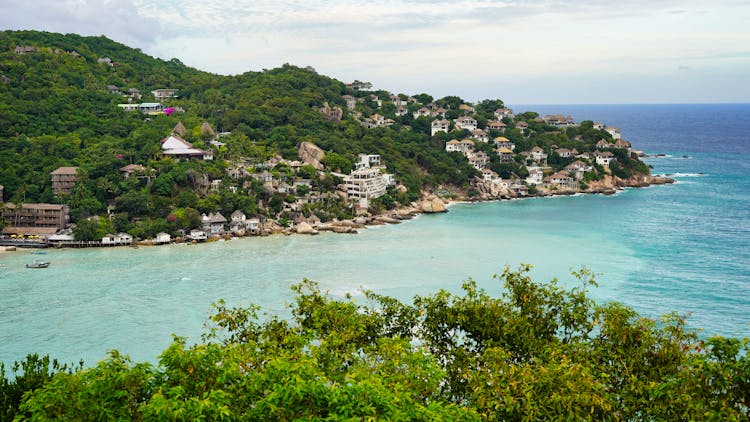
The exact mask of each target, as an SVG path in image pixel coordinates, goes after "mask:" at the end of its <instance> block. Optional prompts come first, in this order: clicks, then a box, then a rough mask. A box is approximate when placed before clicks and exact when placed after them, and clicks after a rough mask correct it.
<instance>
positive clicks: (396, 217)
mask: <svg viewBox="0 0 750 422" xmlns="http://www.w3.org/2000/svg"><path fill="white" fill-rule="evenodd" d="M673 183H675V180H674V179H672V178H669V177H666V176H665V175H661V174H657V175H651V174H649V175H646V176H642V175H641V176H634V177H631V178H630V179H619V178H612V177H609V176H608V179H606V180H605V183H604V184H603V185H602V186H596V187H594V188H591V189H588V190H585V191H581V190H577V189H576V190H573V189H570V190H547V189H543V190H542V191H541V192H538V193H536V194H533V195H521V196H518V195H509V194H501V195H495V196H486V195H485V196H484V197H478V198H476V199H467V198H465V197H459V198H458V199H447V198H443V197H440V196H437V195H435V194H434V193H429V192H423V194H422V198H421V199H420V200H418V201H415V202H412V203H411V204H410V205H409V206H406V207H401V208H397V209H391V210H385V211H383V212H380V213H376V214H370V213H369V212H368V213H367V214H365V215H361V216H357V217H354V218H352V219H348V220H334V221H330V222H326V223H317V224H309V223H307V222H304V223H299V224H296V225H294V226H292V227H286V228H283V227H281V226H279V225H278V224H277V223H276V222H275V221H274V220H270V221H269V222H267V223H265V224H266V225H267V226H266V227H263V229H262V233H261V234H258V235H243V236H236V235H234V234H232V233H223V234H216V235H212V236H210V237H208V238H207V239H206V240H204V241H195V240H190V239H186V238H182V237H178V238H175V239H173V240H172V241H171V242H168V243H156V242H153V241H150V240H141V241H134V242H133V243H132V244H123V245H107V246H106V247H132V248H137V247H139V246H162V245H170V244H187V245H194V244H199V243H207V242H216V241H221V240H225V241H226V240H232V239H240V238H246V237H249V238H252V237H268V236H273V235H283V236H291V235H295V234H296V235H317V234H320V233H322V232H331V233H336V234H357V233H358V230H359V229H364V228H368V227H376V226H387V225H395V224H401V223H402V222H404V221H408V220H412V219H414V218H417V217H419V216H420V215H423V214H443V213H446V212H448V211H449V210H450V208H451V207H453V206H454V205H457V204H477V203H484V202H502V201H514V200H526V199H534V198H554V197H558V196H579V195H580V196H583V195H592V194H600V195H606V196H609V195H614V194H617V193H619V192H621V191H623V190H625V189H629V188H647V187H650V186H658V185H665V184H673ZM462 194H463V193H462ZM92 247H104V246H102V245H97V246H92ZM8 248H11V249H8ZM46 248H53V249H69V248H70V247H66V246H65V245H56V244H47V246H46ZM18 249H33V248H23V247H20V248H16V247H12V246H4V247H2V248H1V249H0V253H4V252H6V251H7V252H11V251H14V250H15V251H17V250H18Z"/></svg>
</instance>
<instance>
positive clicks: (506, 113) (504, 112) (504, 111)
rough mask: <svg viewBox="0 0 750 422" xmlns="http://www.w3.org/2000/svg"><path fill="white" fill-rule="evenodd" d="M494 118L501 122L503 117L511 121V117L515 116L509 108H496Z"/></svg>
mask: <svg viewBox="0 0 750 422" xmlns="http://www.w3.org/2000/svg"><path fill="white" fill-rule="evenodd" d="M495 117H497V118H498V120H502V119H503V117H507V118H509V119H512V118H513V117H515V115H514V114H513V110H512V109H510V108H498V109H497V110H495Z"/></svg>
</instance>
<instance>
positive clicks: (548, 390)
mask: <svg viewBox="0 0 750 422" xmlns="http://www.w3.org/2000/svg"><path fill="white" fill-rule="evenodd" d="M574 275H575V276H576V277H577V279H578V281H577V284H578V286H577V287H574V288H571V289H565V288H563V287H561V286H560V285H559V284H558V283H557V282H556V281H554V280H553V281H552V282H550V283H546V284H544V283H538V282H535V281H533V280H532V279H531V278H530V277H529V275H528V267H526V266H522V267H521V268H520V269H518V270H510V269H507V268H506V270H505V271H504V272H503V274H502V275H500V276H498V277H496V278H497V279H498V281H499V282H500V283H498V284H501V286H497V287H493V288H492V290H493V291H497V293H494V294H493V293H490V292H488V291H486V290H484V289H480V288H479V287H478V286H477V284H476V283H475V282H474V281H472V280H469V281H467V282H465V283H464V284H463V292H462V293H461V294H453V293H449V292H447V291H441V292H439V293H436V294H433V295H430V296H424V297H415V298H414V300H413V303H412V304H406V303H401V302H399V301H397V300H395V299H393V298H390V297H386V296H382V295H378V294H375V293H372V292H366V293H364V295H363V296H357V297H348V296H347V297H345V298H335V297H332V296H330V295H329V294H327V293H325V292H322V291H320V289H319V288H318V286H317V285H316V284H315V283H314V282H311V281H304V282H302V283H300V284H299V285H297V286H296V287H294V290H295V292H296V301H295V303H294V304H293V305H290V306H291V317H290V318H289V319H279V318H278V317H277V316H272V315H271V316H269V315H265V316H262V317H260V316H259V315H258V308H256V307H252V306H251V307H229V306H227V305H226V304H225V303H224V302H219V303H218V304H215V313H214V315H213V316H212V317H211V321H210V324H208V325H207V331H206V333H205V334H204V336H203V338H202V339H201V341H199V342H197V343H194V342H192V341H188V340H187V339H185V338H179V337H175V338H174V340H173V342H172V344H171V345H170V346H169V347H168V348H167V349H166V350H164V351H163V352H162V354H161V356H160V357H159V363H158V364H157V365H151V364H148V363H139V362H133V361H131V360H130V359H129V358H128V357H127V356H124V355H122V354H120V353H119V352H117V351H112V352H111V353H110V354H109V356H108V357H107V358H106V359H104V360H103V361H101V362H99V363H98V364H96V365H95V366H93V367H90V368H87V369H81V368H80V367H75V366H73V367H67V366H63V365H60V364H59V363H56V362H53V364H50V361H49V358H40V357H38V356H35V355H32V356H29V357H28V358H27V360H26V361H25V362H24V363H23V364H22V365H21V364H19V366H22V368H16V369H15V370H14V374H15V377H14V378H5V377H2V378H1V379H0V381H1V382H0V419H2V420H11V419H12V418H14V417H15V418H16V420H53V419H54V420H81V421H85V420H112V419H116V420H136V421H137V420H298V419H304V420H343V419H345V420H352V419H356V420H380V419H382V420H425V421H428V420H429V421H433V420H451V421H452V420H722V421H728V420H748V419H749V418H750V407H749V405H750V358H749V357H748V355H747V352H748V350H749V346H748V342H747V340H745V341H740V340H737V339H732V338H721V337H712V338H709V339H706V340H699V339H698V338H697V336H696V334H695V332H693V331H691V330H689V329H688V328H686V324H685V319H684V318H683V317H681V316H678V315H674V314H673V315H667V316H665V317H664V318H662V319H661V320H659V321H654V320H651V319H648V318H644V317H642V316H640V315H638V314H637V313H636V312H635V311H634V310H632V309H630V308H628V307H626V306H624V305H622V304H618V303H608V304H596V303H594V302H593V301H592V300H591V299H590V298H589V297H588V295H587V292H588V290H589V289H590V288H591V287H592V286H595V285H596V283H595V281H594V279H593V277H592V275H591V273H590V272H588V271H587V270H585V269H584V270H582V271H580V272H578V273H574Z"/></svg>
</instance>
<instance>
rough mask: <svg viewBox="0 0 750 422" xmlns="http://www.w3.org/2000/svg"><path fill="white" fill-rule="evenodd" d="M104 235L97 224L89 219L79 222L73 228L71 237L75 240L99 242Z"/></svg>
mask: <svg viewBox="0 0 750 422" xmlns="http://www.w3.org/2000/svg"><path fill="white" fill-rule="evenodd" d="M105 234H106V233H102V231H101V230H100V228H99V223H98V222H96V221H92V220H90V219H84V220H79V221H78V222H77V223H76V225H75V227H73V237H74V238H75V239H76V240H85V241H90V240H101V239H102V237H104V235H105Z"/></svg>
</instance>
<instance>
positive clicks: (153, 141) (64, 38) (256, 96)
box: [0, 31, 648, 238]
mask: <svg viewBox="0 0 750 422" xmlns="http://www.w3.org/2000/svg"><path fill="white" fill-rule="evenodd" d="M368 85H369V84H367V83H359V82H358V83H357V84H355V85H354V86H353V85H351V84H349V85H347V84H344V83H342V82H340V81H337V80H335V79H332V78H328V77H326V76H323V75H319V74H318V73H317V72H315V70H314V69H311V68H300V67H294V66H290V65H284V66H282V67H281V68H278V69H272V70H263V71H261V72H247V73H244V74H241V75H236V76H223V75H215V74H210V73H207V72H202V71H199V70H196V69H192V68H189V67H187V66H185V65H183V64H182V63H181V62H180V61H179V60H177V59H172V60H169V61H164V60H160V59H156V58H153V57H150V56H148V55H146V54H143V53H142V52H140V51H139V50H137V49H133V48H130V47H127V46H124V45H122V44H119V43H116V42H114V41H112V40H109V39H107V38H105V37H82V36H78V35H74V34H66V35H62V34H53V33H46V32H36V31H4V32H1V33H0V162H2V163H3V166H2V167H1V168H0V185H3V187H4V199H5V201H9V202H14V203H21V202H45V203H65V204H68V205H69V206H70V209H71V217H72V220H73V221H74V222H78V221H81V220H83V219H86V218H88V217H90V216H95V215H104V214H106V213H109V214H110V215H114V216H115V218H110V219H108V221H107V222H104V221H102V222H100V223H101V224H100V226H99V227H96V228H95V229H96V230H93V231H90V233H89V234H88V235H87V237H91V238H96V236H99V235H101V234H103V233H105V232H112V231H117V232H129V233H131V234H133V235H135V236H137V237H142V238H146V237H150V236H153V235H154V234H155V233H157V232H160V231H167V232H172V233H174V232H175V231H176V230H178V229H180V230H185V229H190V228H192V227H194V226H196V225H198V224H199V221H197V220H196V215H200V213H213V212H222V213H224V214H225V215H227V214H229V213H231V212H233V211H235V210H240V211H242V212H243V213H245V214H247V215H248V216H260V217H267V218H269V219H276V220H279V221H282V220H283V221H292V220H293V219H294V218H296V216H300V215H303V216H305V217H310V216H311V215H312V214H315V215H316V217H318V218H320V219H321V220H323V221H327V220H331V219H334V218H349V217H352V216H353V215H354V213H355V210H354V209H353V208H352V204H351V202H350V201H347V198H346V196H347V195H346V189H343V188H342V179H341V174H342V173H343V174H348V173H349V171H350V170H352V168H353V165H354V163H355V162H356V161H357V159H358V154H360V153H364V154H378V155H380V156H381V157H382V161H383V163H384V164H385V166H386V167H387V171H388V173H392V174H393V175H394V179H395V183H394V185H393V186H391V187H389V189H388V191H387V193H386V194H385V195H382V196H381V197H378V198H374V199H375V200H373V201H371V203H370V207H371V208H372V209H374V210H380V209H383V208H393V207H396V206H398V205H399V204H408V203H410V202H411V201H414V200H416V199H418V198H420V197H421V196H422V195H423V193H424V192H426V191H437V192H442V193H443V194H457V195H459V196H460V195H466V194H469V195H477V194H478V191H477V189H476V188H475V182H476V180H477V179H475V178H477V177H480V176H481V173H480V171H479V170H478V169H480V168H483V167H485V166H486V167H487V168H488V169H491V170H492V171H493V173H487V175H488V176H487V177H489V176H491V175H492V174H494V176H493V177H497V180H500V179H499V178H500V177H502V178H506V179H509V178H515V182H516V183H517V184H522V183H523V182H522V179H523V178H524V177H526V176H527V175H528V171H527V168H526V166H525V164H527V161H529V160H530V158H529V156H528V152H529V151H530V150H531V149H532V147H539V148H543V149H545V151H547V152H548V153H549V156H550V159H549V162H550V163H549V165H550V166H549V167H546V170H545V171H546V172H548V173H550V174H551V173H552V172H554V171H559V170H562V169H563V167H564V166H565V165H569V164H570V163H572V162H573V160H574V158H570V159H568V158H561V157H559V156H556V155H555V153H554V151H553V150H554V149H555V148H560V147H569V148H573V147H577V148H578V149H579V150H580V151H589V152H591V151H594V149H595V148H596V147H595V143H596V142H597V141H599V140H602V139H604V140H607V141H612V136H611V135H610V134H608V133H607V132H605V131H603V130H599V129H595V128H592V126H591V123H592V122H590V121H589V122H583V123H582V124H581V125H580V126H574V127H568V128H564V129H560V128H558V127H555V126H551V125H550V124H548V122H545V121H542V119H541V118H540V117H539V116H538V115H536V114H535V113H532V112H529V113H523V114H519V115H518V116H516V117H515V118H508V117H505V118H503V119H502V121H499V120H498V121H497V122H495V123H496V124H497V125H500V124H501V123H502V126H503V127H500V126H493V128H490V127H488V124H489V123H490V122H492V119H497V117H496V116H494V115H493V113H494V112H495V111H496V110H497V109H501V108H502V107H504V105H503V102H502V101H500V100H485V101H482V102H480V103H478V104H476V105H475V106H472V105H470V104H469V103H467V102H465V101H464V100H462V99H461V98H459V97H455V96H450V97H445V98H441V99H433V97H431V96H430V95H428V94H413V96H409V95H405V94H398V95H395V94H392V93H389V92H387V91H372V90H368V89H369V86H368ZM158 89H174V90H176V92H177V95H176V96H175V97H170V98H164V99H157V98H155V97H154V96H153V94H152V91H154V90H158ZM346 97H350V98H352V99H353V101H354V102H355V104H356V105H354V104H352V105H351V106H350V107H347V101H346V99H345V98H346ZM401 102H403V104H404V105H403V106H396V104H397V103H401ZM127 103H133V104H136V103H161V104H159V106H160V107H167V108H168V110H169V111H168V112H159V113H150V114H144V113H141V112H137V111H126V110H124V109H123V108H122V107H120V106H118V105H119V104H127ZM426 106H429V107H434V108H438V107H439V109H438V111H437V112H440V110H443V114H442V115H441V116H440V117H442V118H445V119H450V120H451V123H450V130H448V129H446V130H445V131H441V132H438V133H435V134H434V135H433V134H432V133H431V131H430V125H431V122H433V118H434V114H435V111H433V112H432V115H424V116H423V115H420V112H422V111H423V110H425V107H426ZM433 110H434V109H433ZM468 110H471V111H470V112H469V111H468ZM467 115H471V116H472V117H471V118H472V119H475V121H476V125H477V129H479V131H481V132H483V133H486V135H487V136H489V137H490V138H493V137H498V136H500V135H503V138H502V139H505V140H507V141H511V142H514V143H515V145H516V146H517V148H516V149H515V151H514V152H515V156H512V157H510V158H509V159H508V160H504V161H503V160H500V159H498V154H499V153H498V152H497V150H495V149H494V148H493V146H492V145H491V144H490V143H487V142H486V140H485V142H484V143H482V142H478V143H477V146H476V151H477V152H481V153H482V154H486V157H487V158H486V160H485V161H487V163H485V162H484V161H483V162H481V163H479V164H477V163H476V162H471V160H467V158H466V157H465V156H464V155H462V154H459V153H456V152H447V151H446V142H447V141H449V140H452V139H463V138H468V137H470V136H473V134H472V131H471V130H466V129H463V130H461V128H460V127H458V125H457V124H456V125H454V123H452V121H453V120H454V119H456V118H458V117H460V116H467ZM511 117H512V116H511ZM378 119H380V120H378ZM373 122H375V123H373ZM378 122H383V123H382V124H380V123H378ZM180 124H181V126H182V127H183V128H184V131H183V132H182V133H180V135H181V136H182V138H184V139H185V140H186V141H188V142H190V143H192V147H194V148H197V149H200V150H206V151H209V152H210V153H211V154H213V157H214V158H215V159H213V160H210V161H209V160H205V161H204V160H173V159H170V158H164V155H163V154H162V148H161V141H162V140H163V139H165V138H166V137H168V136H169V135H170V134H171V133H173V130H174V129H176V128H177V127H178V126H180ZM516 124H523V125H526V127H528V128H527V129H526V130H525V131H524V130H523V129H522V128H521V127H520V126H519V127H516ZM482 129H484V131H482ZM303 142H307V143H310V144H314V145H316V146H318V147H319V148H321V149H322V150H323V151H324V152H325V157H324V158H323V159H322V167H320V168H318V169H317V170H316V169H313V168H310V167H309V166H302V168H299V167H298V166H296V167H294V168H292V167H290V166H289V165H288V164H289V163H291V162H293V161H295V160H299V159H300V157H299V147H300V145H301V144H302V143H303ZM612 151H613V153H615V154H619V155H618V162H617V163H613V164H612V165H611V172H612V173H613V174H615V175H618V176H621V177H628V176H630V175H632V174H634V173H638V172H641V173H647V172H648V169H646V168H645V166H643V165H642V163H640V162H639V161H638V160H637V159H635V160H633V159H631V158H630V156H629V153H627V152H625V151H624V150H616V149H613V150H612ZM522 154H526V155H522ZM591 160H592V161H593V158H591ZM269 163H271V164H269ZM128 164H137V165H140V166H143V167H139V168H141V169H142V170H141V171H142V172H143V174H141V176H142V177H137V178H125V177H123V174H122V171H121V170H120V169H121V168H122V167H123V166H126V165H128ZM60 166H71V167H77V168H78V170H77V171H78V174H77V183H76V186H75V188H74V189H73V191H72V192H70V194H69V195H68V194H66V195H55V194H54V193H53V190H52V185H51V182H50V172H52V171H53V170H55V169H56V168H58V167H60ZM240 167H241V168H242V171H245V170H247V171H248V172H249V174H246V173H243V177H238V176H237V172H236V171H235V170H237V169H238V168H240ZM591 168H592V172H591V173H590V174H589V175H588V176H587V179H586V180H587V181H591V180H592V179H593V180H598V179H599V178H600V177H601V175H602V174H604V171H603V169H602V168H601V167H597V166H596V165H594V166H592V167H591ZM228 170H230V171H228ZM266 171H270V176H269V179H270V180H272V181H271V182H267V183H265V184H264V183H263V182H262V177H260V176H259V174H258V173H262V172H266ZM300 171H302V173H300ZM302 182H303V183H306V187H304V188H302V189H299V187H298V186H299V183H302ZM577 183H578V182H575V181H573V182H571V184H573V185H574V186H576V187H577V186H578V184H577ZM287 185H289V187H287ZM585 186H586V185H585V184H581V187H582V188H584V187H585ZM209 187H210V189H209ZM342 189H343V191H342ZM532 189H533V188H532ZM301 197H305V198H304V199H301ZM290 209H291V210H292V211H290ZM186 215H187V216H188V218H181V217H184V216H186Z"/></svg>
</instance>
